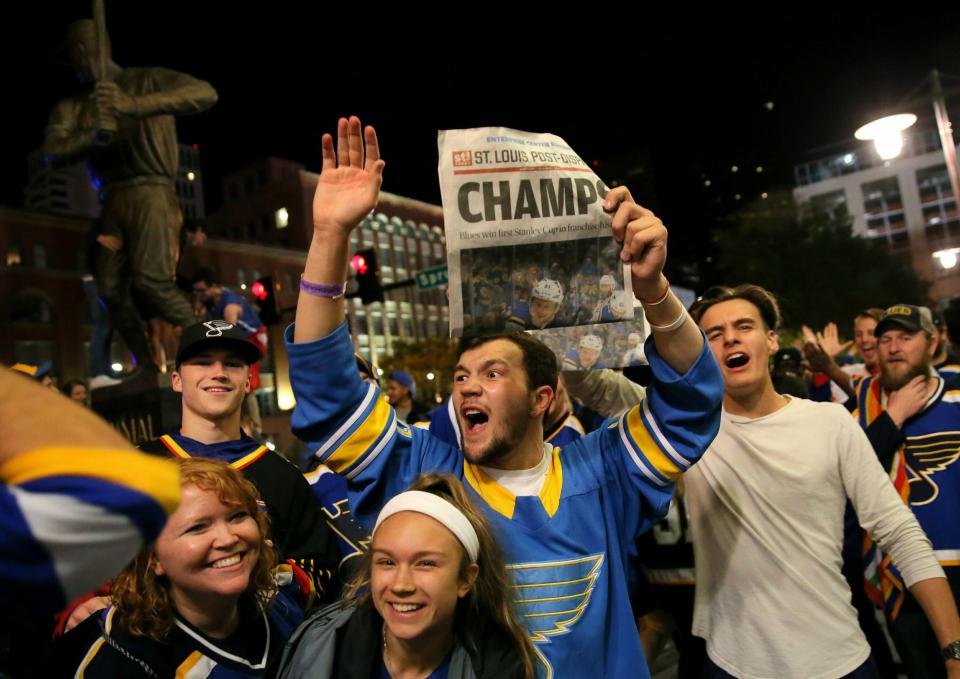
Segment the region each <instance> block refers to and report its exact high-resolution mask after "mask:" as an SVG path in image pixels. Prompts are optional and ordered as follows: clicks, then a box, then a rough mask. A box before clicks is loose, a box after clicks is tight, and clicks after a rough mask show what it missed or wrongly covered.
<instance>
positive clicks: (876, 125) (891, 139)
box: [853, 113, 917, 160]
mask: <svg viewBox="0 0 960 679" xmlns="http://www.w3.org/2000/svg"><path fill="white" fill-rule="evenodd" d="M915 122H917V116H915V115H913V114H912V113H898V114H897V115H892V116H887V117H885V118H880V119H879V120H874V121H873V122H869V123H867V124H866V125H864V126H863V127H861V128H860V129H858V130H857V131H856V132H854V133H853V136H854V137H856V138H857V139H859V140H861V141H873V146H874V148H876V149H877V155H879V156H880V157H881V158H882V159H883V160H890V159H892V158H896V157H897V156H899V155H900V152H901V151H902V150H903V134H902V132H903V131H904V130H905V129H907V128H908V127H910V126H911V125H913V124H914V123H915Z"/></svg>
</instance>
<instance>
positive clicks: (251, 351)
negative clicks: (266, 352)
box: [177, 337, 263, 367]
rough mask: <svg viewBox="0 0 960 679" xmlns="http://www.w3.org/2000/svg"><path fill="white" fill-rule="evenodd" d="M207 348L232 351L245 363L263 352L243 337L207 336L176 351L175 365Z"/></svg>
mask: <svg viewBox="0 0 960 679" xmlns="http://www.w3.org/2000/svg"><path fill="white" fill-rule="evenodd" d="M208 349H226V350H228V351H232V352H234V353H236V354H237V356H239V357H240V359H241V360H242V361H243V362H244V363H246V364H247V365H253V364H254V363H256V362H257V361H259V360H260V359H262V358H263V354H262V353H260V349H259V347H257V346H256V345H255V344H253V342H249V341H247V340H245V339H236V338H233V337H207V338H204V339H201V340H198V341H196V342H194V343H192V344H191V345H190V346H188V347H184V348H183V349H182V350H181V351H178V352H177V367H180V364H181V363H183V362H184V361H186V360H188V359H191V358H193V357H194V356H197V355H199V354H201V353H203V352H204V351H207V350H208Z"/></svg>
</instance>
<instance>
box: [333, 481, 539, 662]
mask: <svg viewBox="0 0 960 679" xmlns="http://www.w3.org/2000/svg"><path fill="white" fill-rule="evenodd" d="M407 490H421V491H424V492H427V493H433V494H434V495H437V496H439V497H441V498H443V499H444V500H446V501H447V502H449V503H450V504H452V505H453V506H454V507H456V508H457V509H459V510H460V511H461V512H462V513H463V515H464V516H466V517H467V520H468V521H470V524H471V525H472V526H473V529H474V530H475V531H476V533H477V539H478V540H479V542H480V552H479V557H478V558H477V565H478V566H479V567H480V571H479V573H478V574H477V579H476V580H475V581H474V583H473V585H472V586H471V588H470V591H469V593H467V595H466V596H465V597H464V598H463V599H461V600H460V601H459V602H458V603H457V610H456V614H455V617H454V622H453V626H454V632H455V633H457V634H459V635H461V636H463V633H464V631H465V630H467V629H471V630H477V631H479V632H480V633H481V634H482V633H483V632H482V630H484V629H489V627H490V626H491V625H492V626H493V627H494V628H496V629H499V630H500V631H501V632H502V633H503V634H504V635H505V636H506V637H507V638H508V639H509V640H510V641H511V642H512V643H513V645H514V647H515V648H516V650H517V653H518V654H519V655H520V661H521V664H522V666H523V676H524V677H525V678H526V679H533V676H534V672H533V658H534V651H533V645H532V644H531V642H530V639H529V637H528V636H527V632H526V630H525V629H524V628H523V627H522V626H521V625H520V623H519V622H518V621H517V616H516V612H515V610H514V605H513V583H512V582H511V580H510V577H509V576H508V575H507V569H506V567H505V566H504V559H503V552H502V551H501V549H500V546H499V545H498V544H497V541H496V540H495V539H494V537H493V532H492V531H491V530H490V524H489V523H488V522H487V519H486V517H485V516H484V515H483V513H482V512H481V511H480V510H479V509H477V506H476V505H475V504H474V502H473V501H472V500H471V499H470V496H469V495H468V494H467V491H466V490H465V489H464V487H463V484H462V483H460V481H459V480H458V479H457V478H456V477H454V476H451V475H450V474H437V473H435V472H427V473H424V474H420V476H418V477H417V479H416V480H415V481H414V482H413V484H412V485H411V486H410V488H408V489H407ZM458 544H459V543H458ZM461 549H462V550H463V558H462V559H461V562H460V579H461V580H467V579H468V573H469V568H470V565H471V563H470V558H469V557H468V556H467V552H466V550H465V549H463V548H462V546H461ZM372 567H373V559H372V556H371V554H370V552H367V553H366V554H364V555H363V561H362V562H361V564H360V567H359V570H358V574H357V577H356V578H355V579H354V580H353V581H352V582H351V583H350V584H349V585H348V587H347V589H346V591H345V592H344V598H345V599H352V598H354V597H357V596H358V595H359V594H360V592H361V590H363V589H364V588H365V587H366V586H367V585H368V584H369V582H370V575H371V572H372ZM367 596H369V594H363V595H362V597H361V600H362V599H363V598H365V597H367Z"/></svg>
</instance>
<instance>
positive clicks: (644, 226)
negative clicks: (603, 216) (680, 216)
mask: <svg viewBox="0 0 960 679" xmlns="http://www.w3.org/2000/svg"><path fill="white" fill-rule="evenodd" d="M603 209H604V210H606V211H607V212H613V225H612V226H613V237H614V238H616V239H617V240H618V241H622V242H623V249H622V250H621V251H620V259H621V261H623V262H625V263H629V264H630V273H631V274H632V276H633V292H634V294H635V295H637V297H641V298H654V297H656V296H658V295H659V294H660V293H662V292H663V290H664V287H665V285H666V284H665V282H664V281H663V280H661V279H662V274H663V265H664V264H665V263H666V261H667V229H666V227H665V226H664V225H663V222H661V221H660V219H659V218H658V217H657V216H656V215H655V214H653V213H652V212H651V211H650V210H648V209H646V208H645V207H642V206H640V205H638V204H637V203H636V202H635V201H634V200H633V197H632V196H631V195H630V191H629V190H627V187H625V186H618V187H617V188H615V189H611V190H610V192H609V193H607V197H606V199H605V200H604V204H603Z"/></svg>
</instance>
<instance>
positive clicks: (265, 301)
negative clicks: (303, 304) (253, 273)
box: [250, 276, 280, 325]
mask: <svg viewBox="0 0 960 679" xmlns="http://www.w3.org/2000/svg"><path fill="white" fill-rule="evenodd" d="M250 292H252V293H253V296H254V298H255V299H256V304H257V314H258V315H259V316H260V322H261V323H263V324H264V325H275V324H277V323H279V322H280V312H279V310H278V309H277V288H276V283H275V282H274V280H273V276H264V277H263V278H258V279H257V280H256V281H254V283H253V285H251V286H250Z"/></svg>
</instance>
